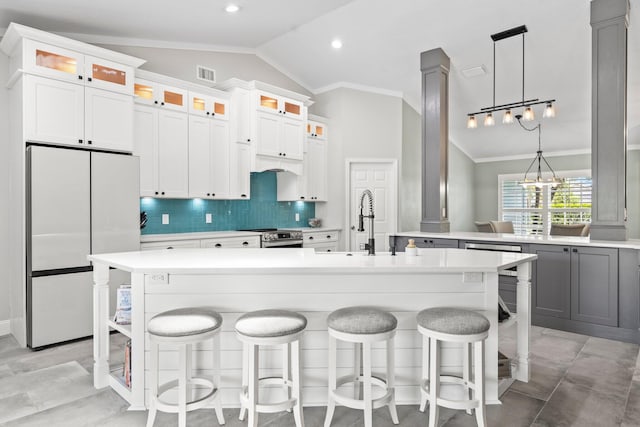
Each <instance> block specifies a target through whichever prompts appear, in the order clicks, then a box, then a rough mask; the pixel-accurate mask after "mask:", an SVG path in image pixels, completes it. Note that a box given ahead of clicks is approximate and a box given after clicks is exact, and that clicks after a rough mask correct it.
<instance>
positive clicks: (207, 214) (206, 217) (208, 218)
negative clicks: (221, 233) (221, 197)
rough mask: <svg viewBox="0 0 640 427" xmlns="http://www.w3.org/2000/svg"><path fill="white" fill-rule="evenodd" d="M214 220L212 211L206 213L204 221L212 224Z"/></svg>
mask: <svg viewBox="0 0 640 427" xmlns="http://www.w3.org/2000/svg"><path fill="white" fill-rule="evenodd" d="M212 221H213V218H212V216H211V214H210V213H206V214H204V222H206V223H207V224H211V222H212Z"/></svg>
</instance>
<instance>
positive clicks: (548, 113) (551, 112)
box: [542, 102, 556, 118]
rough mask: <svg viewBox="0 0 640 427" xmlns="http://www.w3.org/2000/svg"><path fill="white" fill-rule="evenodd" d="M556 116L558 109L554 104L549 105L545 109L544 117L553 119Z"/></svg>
mask: <svg viewBox="0 0 640 427" xmlns="http://www.w3.org/2000/svg"><path fill="white" fill-rule="evenodd" d="M555 116H556V109H555V107H554V106H553V104H552V103H550V102H549V103H548V104H547V106H546V107H544V112H543V113H542V117H544V118H552V117H555Z"/></svg>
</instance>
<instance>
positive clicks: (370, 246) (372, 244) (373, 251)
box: [358, 190, 376, 255]
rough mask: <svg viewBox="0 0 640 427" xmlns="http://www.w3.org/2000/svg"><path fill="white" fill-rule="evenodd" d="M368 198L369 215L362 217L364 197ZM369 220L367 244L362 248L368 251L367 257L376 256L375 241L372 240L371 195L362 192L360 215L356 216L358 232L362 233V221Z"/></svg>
mask: <svg viewBox="0 0 640 427" xmlns="http://www.w3.org/2000/svg"><path fill="white" fill-rule="evenodd" d="M365 196H367V197H368V198H369V215H364V213H363V209H364V197H365ZM365 218H369V243H366V244H365V245H364V248H365V249H367V250H368V251H369V255H375V254H376V241H375V239H374V238H373V218H374V215H373V194H372V193H371V191H370V190H364V191H363V192H362V195H361V196H360V214H359V215H358V231H364V219H365Z"/></svg>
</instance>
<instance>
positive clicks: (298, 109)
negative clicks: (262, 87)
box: [257, 91, 304, 120]
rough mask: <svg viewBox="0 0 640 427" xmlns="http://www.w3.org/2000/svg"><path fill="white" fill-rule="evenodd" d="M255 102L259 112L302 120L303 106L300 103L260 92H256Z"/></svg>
mask: <svg viewBox="0 0 640 427" xmlns="http://www.w3.org/2000/svg"><path fill="white" fill-rule="evenodd" d="M257 102H258V105H257V107H258V109H259V110H262V111H266V112H269V113H274V114H279V115H282V116H286V117H290V118H292V119H298V120H302V119H303V118H304V106H303V104H302V102H299V101H295V100H293V99H289V98H285V97H282V96H277V95H273V94H270V93H268V92H262V91H258V92H257Z"/></svg>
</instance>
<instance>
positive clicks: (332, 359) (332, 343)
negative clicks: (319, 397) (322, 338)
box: [324, 335, 337, 427]
mask: <svg viewBox="0 0 640 427" xmlns="http://www.w3.org/2000/svg"><path fill="white" fill-rule="evenodd" d="M328 350H329V368H328V370H329V372H328V377H329V392H328V393H327V414H326V416H325V418H324V427H330V426H331V419H332V418H333V412H334V411H335V409H336V401H335V399H334V398H333V393H334V392H335V390H336V388H337V385H336V384H337V378H336V376H337V372H336V369H337V368H336V352H337V349H336V339H335V338H334V337H332V336H331V335H329V349H328Z"/></svg>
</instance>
